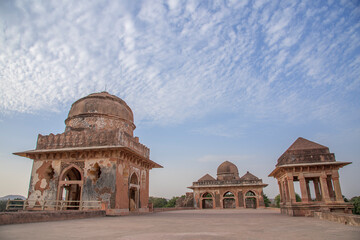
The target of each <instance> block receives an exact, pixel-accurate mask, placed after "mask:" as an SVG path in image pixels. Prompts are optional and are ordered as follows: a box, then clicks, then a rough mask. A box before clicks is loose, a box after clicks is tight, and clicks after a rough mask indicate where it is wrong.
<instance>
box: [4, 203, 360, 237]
mask: <svg viewBox="0 0 360 240" xmlns="http://www.w3.org/2000/svg"><path fill="white" fill-rule="evenodd" d="M359 238H360V227H355V226H348V225H344V224H340V223H335V222H330V221H324V220H320V219H316V218H310V217H291V216H287V215H283V214H280V211H279V210H278V209H234V210H227V209H224V210H213V209H211V210H210V209H209V210H184V211H170V212H159V213H153V214H146V215H140V216H121V217H103V218H89V219H79V220H68V221H57V222H42V223H29V224H21V225H18V224H14V225H2V226H0V239H3V240H8V239H20V240H21V239H37V240H42V239H46V240H47V239H87V240H90V239H102V240H105V239H120V240H125V239H126V240H132V239H136V240H141V239H146V240H151V239H154V240H155V239H156V240H158V239H175V240H179V239H185V240H190V239H221V240H230V239H292V240H297V239H306V240H308V239H320V240H321V239H326V240H332V239H334V240H335V239H342V240H346V239H359Z"/></svg>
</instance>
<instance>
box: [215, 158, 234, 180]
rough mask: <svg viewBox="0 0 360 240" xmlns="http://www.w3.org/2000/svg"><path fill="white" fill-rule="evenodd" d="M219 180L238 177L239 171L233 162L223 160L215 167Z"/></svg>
mask: <svg viewBox="0 0 360 240" xmlns="http://www.w3.org/2000/svg"><path fill="white" fill-rule="evenodd" d="M217 176H218V179H219V180H232V179H238V178H239V171H238V168H237V167H236V165H235V164H233V163H232V162H229V161H225V162H223V163H222V164H220V166H219V167H218V169H217Z"/></svg>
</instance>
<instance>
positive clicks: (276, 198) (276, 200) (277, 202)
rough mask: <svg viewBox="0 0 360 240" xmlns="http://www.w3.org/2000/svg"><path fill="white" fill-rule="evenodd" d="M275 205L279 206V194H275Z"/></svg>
mask: <svg viewBox="0 0 360 240" xmlns="http://www.w3.org/2000/svg"><path fill="white" fill-rule="evenodd" d="M275 207H277V208H279V207H280V194H278V195H276V197H275Z"/></svg>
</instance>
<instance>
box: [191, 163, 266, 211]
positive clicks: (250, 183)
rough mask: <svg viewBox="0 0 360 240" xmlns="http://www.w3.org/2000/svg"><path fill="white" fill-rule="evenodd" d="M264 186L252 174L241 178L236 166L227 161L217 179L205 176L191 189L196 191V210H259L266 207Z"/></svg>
mask: <svg viewBox="0 0 360 240" xmlns="http://www.w3.org/2000/svg"><path fill="white" fill-rule="evenodd" d="M266 186H267V184H264V183H263V182H262V180H261V179H259V178H257V177H256V176H254V175H253V174H251V173H250V172H247V173H246V174H245V175H244V176H242V177H239V171H238V168H237V167H236V165H235V164H233V163H231V162H229V161H225V162H223V163H222V164H220V166H219V167H218V169H217V179H215V178H213V177H212V176H210V175H209V174H205V175H204V176H203V177H202V178H200V179H199V180H198V181H197V182H193V185H192V186H191V187H189V188H190V189H193V191H194V202H195V203H194V205H195V207H196V208H200V209H205V208H214V209H221V208H258V207H265V205H264V198H263V188H264V187H266Z"/></svg>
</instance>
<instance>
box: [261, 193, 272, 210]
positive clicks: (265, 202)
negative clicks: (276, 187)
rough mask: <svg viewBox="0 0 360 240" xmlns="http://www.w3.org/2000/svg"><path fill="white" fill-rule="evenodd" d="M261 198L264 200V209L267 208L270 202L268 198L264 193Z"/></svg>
mask: <svg viewBox="0 0 360 240" xmlns="http://www.w3.org/2000/svg"><path fill="white" fill-rule="evenodd" d="M263 198H264V204H265V207H269V206H270V203H271V202H270V200H269V198H268V196H266V194H265V193H264V194H263Z"/></svg>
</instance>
